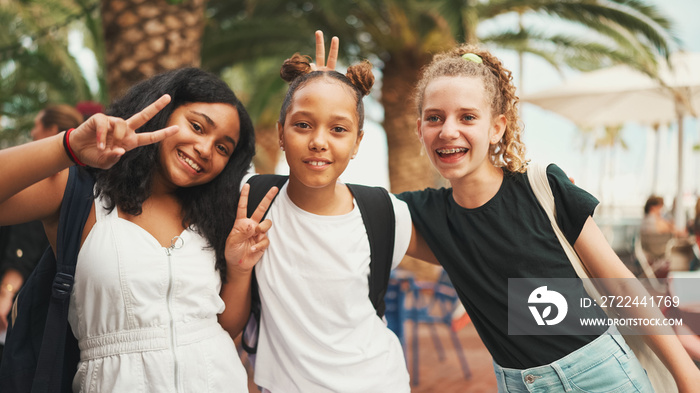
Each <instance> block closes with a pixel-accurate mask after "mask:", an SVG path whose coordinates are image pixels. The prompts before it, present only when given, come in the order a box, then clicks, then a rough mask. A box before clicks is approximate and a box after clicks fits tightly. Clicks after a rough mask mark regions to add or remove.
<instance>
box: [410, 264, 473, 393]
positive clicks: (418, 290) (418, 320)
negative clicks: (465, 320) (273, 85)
mask: <svg viewBox="0 0 700 393" xmlns="http://www.w3.org/2000/svg"><path fill="white" fill-rule="evenodd" d="M411 295H412V299H411V300H412V302H411V306H410V307H409V308H408V309H407V310H405V311H404V312H405V315H406V319H407V320H409V321H411V322H413V335H412V339H411V348H412V352H413V357H412V358H413V359H412V360H413V361H412V366H413V372H412V378H411V379H412V381H413V385H418V384H419V383H420V379H419V371H418V370H419V367H418V366H419V364H418V363H419V359H420V355H419V348H418V327H419V326H420V324H425V325H427V326H428V328H429V329H430V335H431V337H432V339H433V344H434V345H435V349H436V350H437V352H438V359H439V360H440V361H444V360H445V351H444V349H443V347H442V343H441V342H440V337H439V336H438V334H437V326H438V325H440V326H443V327H444V328H447V329H448V330H449V332H450V338H451V339H452V344H453V345H454V347H455V350H456V352H457V357H458V358H459V362H460V365H461V367H462V372H463V373H464V378H465V379H469V378H471V370H470V369H469V365H468V364H467V358H466V356H465V355H464V350H463V348H462V344H461V343H460V341H459V337H458V336H457V332H456V331H454V330H453V329H452V313H453V312H454V310H455V308H456V307H457V305H458V304H459V298H458V297H457V291H456V290H455V289H454V286H453V285H452V283H451V282H450V279H449V278H448V276H447V273H445V271H444V270H443V272H442V273H441V275H440V278H439V279H438V281H437V282H415V281H412V285H411Z"/></svg>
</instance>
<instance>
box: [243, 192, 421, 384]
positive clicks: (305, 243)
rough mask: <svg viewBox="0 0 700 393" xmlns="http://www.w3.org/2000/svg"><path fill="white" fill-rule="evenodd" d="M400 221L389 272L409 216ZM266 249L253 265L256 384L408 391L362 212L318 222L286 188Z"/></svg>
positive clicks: (272, 214)
mask: <svg viewBox="0 0 700 393" xmlns="http://www.w3.org/2000/svg"><path fill="white" fill-rule="evenodd" d="M391 200H392V203H393V205H394V212H395V216H396V241H395V243H394V256H393V263H392V269H393V268H395V267H396V266H397V265H398V264H399V262H400V261H401V259H402V257H403V256H404V254H405V253H406V250H407V248H408V243H409V242H410V239H411V216H410V213H409V211H408V207H407V206H406V204H405V203H404V202H402V201H399V200H398V199H396V198H395V197H394V196H393V195H392V196H391ZM267 218H269V219H270V220H272V223H273V225H272V228H271V229H270V231H269V232H268V237H269V239H270V246H269V248H268V249H267V251H266V252H265V254H264V255H263V257H262V259H261V260H260V262H258V264H257V266H256V276H257V280H258V284H259V287H260V297H261V302H262V315H261V327H260V337H259V340H258V350H257V357H256V362H255V383H256V384H257V385H259V386H262V387H264V388H266V389H267V390H269V391H271V392H272V393H291V392H303V393H311V392H348V393H349V392H358V393H359V392H362V393H369V392H382V393H383V392H409V391H410V386H409V377H408V371H407V370H406V361H405V359H404V354H403V350H402V348H401V344H400V343H399V340H398V338H397V337H396V335H395V334H394V333H393V332H392V331H391V330H389V329H388V328H387V327H386V325H385V323H384V322H383V321H382V320H381V319H380V318H379V317H377V314H376V311H375V309H374V306H373V305H372V302H371V301H370V299H369V282H368V276H369V273H370V268H369V263H370V250H369V241H368V239H367V232H366V230H365V226H364V223H363V221H362V216H361V215H360V210H359V208H358V207H357V203H355V207H354V208H353V210H352V211H351V212H350V213H348V214H344V215H340V216H319V215H316V214H312V213H309V212H307V211H304V210H302V209H301V208H299V207H297V206H296V205H295V204H294V203H293V202H292V201H291V200H290V199H289V196H288V195H287V184H286V183H285V185H284V186H283V187H282V189H281V190H280V192H279V195H278V196H277V199H275V201H274V203H273V204H272V206H271V207H270V209H269V210H268V214H267Z"/></svg>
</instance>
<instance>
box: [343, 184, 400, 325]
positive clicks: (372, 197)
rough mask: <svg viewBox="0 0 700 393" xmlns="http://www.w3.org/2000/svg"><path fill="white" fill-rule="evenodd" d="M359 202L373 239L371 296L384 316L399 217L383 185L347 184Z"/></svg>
mask: <svg viewBox="0 0 700 393" xmlns="http://www.w3.org/2000/svg"><path fill="white" fill-rule="evenodd" d="M347 186H348V188H349V189H350V191H351V192H352V194H353V195H354V197H355V200H356V201H357V207H358V208H359V209H360V214H362V221H363V222H364V224H365V229H366V230H367V237H368V238H369V250H370V264H369V271H370V273H369V298H370V300H371V301H372V304H373V305H374V309H375V310H377V315H378V316H379V317H383V316H384V310H385V308H386V307H385V304H384V295H386V290H387V287H388V286H389V275H390V274H391V263H392V260H393V258H394V241H395V233H396V216H395V214H394V204H393V203H392V202H391V197H390V196H389V192H388V191H387V190H386V189H384V188H382V187H368V186H361V185H357V184H347Z"/></svg>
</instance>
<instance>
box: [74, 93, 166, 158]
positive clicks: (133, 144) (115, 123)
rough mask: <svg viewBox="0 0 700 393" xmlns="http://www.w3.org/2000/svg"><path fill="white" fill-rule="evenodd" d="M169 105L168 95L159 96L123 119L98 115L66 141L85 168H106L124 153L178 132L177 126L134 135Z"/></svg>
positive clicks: (76, 130)
mask: <svg viewBox="0 0 700 393" xmlns="http://www.w3.org/2000/svg"><path fill="white" fill-rule="evenodd" d="M169 102H170V96H169V95H167V94H166V95H163V96H162V97H160V98H159V99H157V100H156V101H155V102H154V103H152V104H151V105H149V106H147V107H146V108H144V109H143V110H142V111H140V112H138V113H136V114H134V115H133V116H131V117H130V118H128V119H126V120H124V119H122V118H119V117H112V116H106V115H104V114H101V113H100V114H96V115H94V116H92V117H90V118H89V119H88V120H87V121H85V122H84V123H83V124H81V125H80V126H79V127H78V128H76V129H75V130H73V132H71V134H70V140H69V143H70V146H71V149H72V150H73V152H74V153H75V155H76V156H77V157H78V159H79V160H80V161H81V162H83V163H85V164H86V165H88V166H91V167H94V168H101V169H109V168H111V167H112V166H113V165H114V164H116V163H117V162H118V161H119V159H120V158H121V156H123V155H124V153H126V152H127V151H129V150H133V149H135V148H137V147H139V146H144V145H149V144H151V143H156V142H160V141H162V140H163V139H165V138H167V137H168V136H170V135H173V134H175V133H176V132H177V131H178V127H177V126H170V127H166V128H163V129H160V130H157V131H153V132H143V133H138V134H137V133H136V130H137V129H138V128H139V127H141V126H143V125H144V124H146V122H147V121H149V120H150V119H151V118H153V116H155V115H156V114H157V113H158V112H160V111H161V110H162V109H163V108H165V106H166V105H168V103H169Z"/></svg>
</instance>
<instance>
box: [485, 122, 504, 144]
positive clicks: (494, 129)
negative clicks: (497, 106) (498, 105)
mask: <svg viewBox="0 0 700 393" xmlns="http://www.w3.org/2000/svg"><path fill="white" fill-rule="evenodd" d="M507 122H508V121H507V120H506V116H505V115H498V116H496V118H495V119H494V120H493V124H492V125H491V138H490V139H489V142H490V143H491V144H492V145H495V144H496V143H498V141H500V140H501V138H503V134H505V132H506V123H507Z"/></svg>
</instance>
